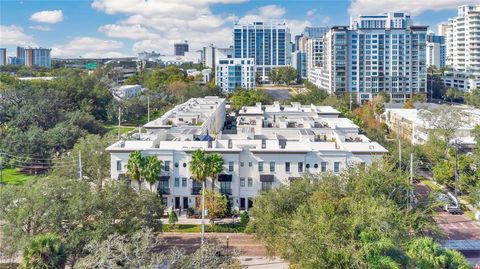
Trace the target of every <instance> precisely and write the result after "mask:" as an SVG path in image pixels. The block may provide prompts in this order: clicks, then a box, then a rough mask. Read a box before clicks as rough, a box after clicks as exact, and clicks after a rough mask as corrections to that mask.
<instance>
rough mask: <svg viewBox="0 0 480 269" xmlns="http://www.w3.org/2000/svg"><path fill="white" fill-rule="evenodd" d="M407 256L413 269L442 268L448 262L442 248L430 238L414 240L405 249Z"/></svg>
mask: <svg viewBox="0 0 480 269" xmlns="http://www.w3.org/2000/svg"><path fill="white" fill-rule="evenodd" d="M407 255H408V257H409V258H410V260H411V262H412V263H413V264H412V265H413V267H415V268H444V267H445V265H446V264H447V262H448V256H447V255H445V252H444V250H443V249H442V247H441V246H440V245H439V244H437V243H435V242H434V241H433V239H432V238H429V237H420V238H416V239H414V240H413V241H412V242H410V244H409V245H408V247H407Z"/></svg>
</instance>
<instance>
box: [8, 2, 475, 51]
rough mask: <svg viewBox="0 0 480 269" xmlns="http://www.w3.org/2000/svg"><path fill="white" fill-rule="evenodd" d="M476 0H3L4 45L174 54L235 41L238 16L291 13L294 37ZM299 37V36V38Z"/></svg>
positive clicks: (438, 16) (447, 10)
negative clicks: (183, 45) (181, 44)
mask: <svg viewBox="0 0 480 269" xmlns="http://www.w3.org/2000/svg"><path fill="white" fill-rule="evenodd" d="M475 3H477V1H471V0H435V1H432V0H424V1H421V2H416V1H408V0H396V1H393V0H385V1H372V0H352V1H333V0H328V1H324V0H320V1H306V0H305V1H247V0H204V1H195V0H190V1H181V0H161V1H160V0H158V1H152V0H150V1H144V0H128V1H118V0H95V1H81V0H72V1H56V0H53V1H48V2H46V1H33V0H24V1H4V2H2V8H1V9H0V47H5V48H7V56H14V55H15V53H16V47H17V46H35V47H36V46H41V47H45V48H52V57H79V56H81V57H123V56H136V54H137V53H138V52H141V51H144V50H147V51H152V50H154V51H157V52H160V53H162V54H168V55H173V44H174V43H175V42H178V41H182V40H188V42H189V45H190V51H195V50H198V49H201V48H202V47H203V46H207V45H208V44H210V43H213V44H215V45H216V46H219V47H223V46H229V45H232V28H233V22H234V21H238V20H242V19H244V20H249V19H257V20H258V19H284V20H286V22H287V24H288V26H289V27H290V29H291V34H292V37H294V36H295V35H296V34H299V33H300V32H301V31H302V30H303V28H304V27H305V26H335V25H348V24H349V22H350V15H353V16H355V15H359V14H362V15H375V14H379V13H384V12H389V11H390V12H392V11H405V12H408V13H409V14H411V15H412V17H413V19H414V21H415V22H416V23H417V24H423V25H429V26H430V27H429V30H430V31H433V32H437V30H438V24H440V23H442V22H446V21H447V20H448V18H450V17H454V16H455V15H456V9H457V6H458V5H463V4H475ZM292 41H293V40H292Z"/></svg>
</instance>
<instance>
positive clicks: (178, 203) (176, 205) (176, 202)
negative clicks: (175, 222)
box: [175, 197, 180, 209]
mask: <svg viewBox="0 0 480 269" xmlns="http://www.w3.org/2000/svg"><path fill="white" fill-rule="evenodd" d="M179 208H180V197H175V209H179Z"/></svg>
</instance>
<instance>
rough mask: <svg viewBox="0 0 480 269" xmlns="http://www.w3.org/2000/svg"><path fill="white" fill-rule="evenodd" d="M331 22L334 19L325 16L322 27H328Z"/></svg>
mask: <svg viewBox="0 0 480 269" xmlns="http://www.w3.org/2000/svg"><path fill="white" fill-rule="evenodd" d="M331 20H332V17H330V16H324V17H323V18H322V25H327V24H329V23H330V21H331Z"/></svg>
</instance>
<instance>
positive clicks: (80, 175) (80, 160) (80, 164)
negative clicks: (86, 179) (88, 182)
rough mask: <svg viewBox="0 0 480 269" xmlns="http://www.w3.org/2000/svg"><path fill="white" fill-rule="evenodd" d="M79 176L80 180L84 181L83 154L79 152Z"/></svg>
mask: <svg viewBox="0 0 480 269" xmlns="http://www.w3.org/2000/svg"><path fill="white" fill-rule="evenodd" d="M78 176H79V177H80V180H82V179H83V173H82V152H81V151H78Z"/></svg>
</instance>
